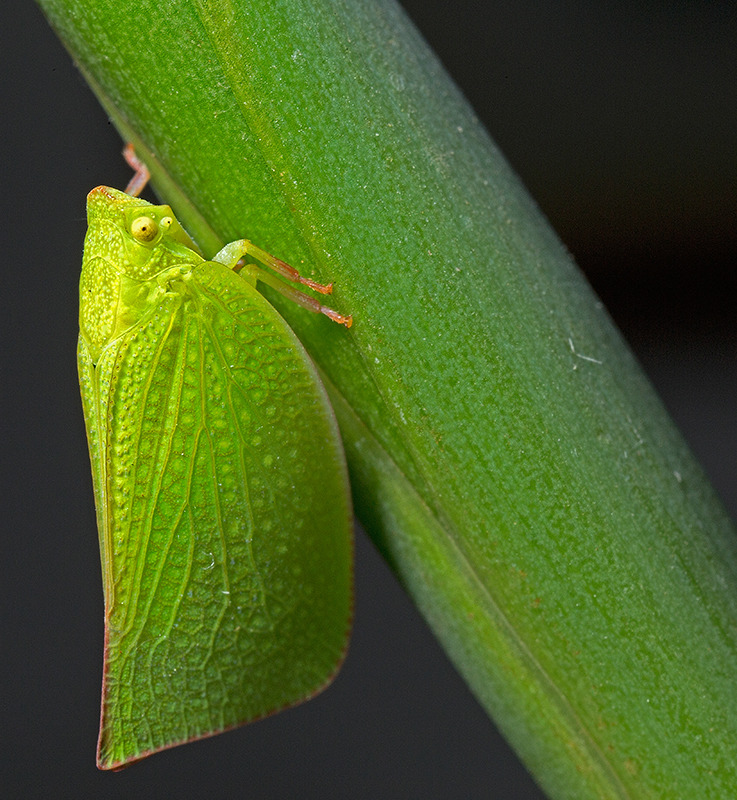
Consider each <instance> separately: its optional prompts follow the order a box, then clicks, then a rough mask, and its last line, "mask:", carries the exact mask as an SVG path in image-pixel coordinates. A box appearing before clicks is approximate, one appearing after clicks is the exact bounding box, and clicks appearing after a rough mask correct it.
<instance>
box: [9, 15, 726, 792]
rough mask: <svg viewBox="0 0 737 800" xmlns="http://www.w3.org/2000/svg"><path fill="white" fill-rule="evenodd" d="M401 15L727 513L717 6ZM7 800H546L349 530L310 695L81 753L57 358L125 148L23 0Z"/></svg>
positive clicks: (68, 391) (93, 702)
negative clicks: (130, 753)
mask: <svg viewBox="0 0 737 800" xmlns="http://www.w3.org/2000/svg"><path fill="white" fill-rule="evenodd" d="M405 7H406V8H407V9H408V11H409V13H410V14H411V15H412V16H413V18H414V19H415V21H416V23H417V24H418V25H419V27H420V28H421V29H422V30H423V32H424V33H425V35H426V36H427V38H428V39H429V40H430V42H431V43H432V45H433V46H434V47H435V49H436V50H437V52H438V53H439V55H440V56H441V58H442V59H443V61H444V62H445V64H446V66H447V67H448V69H449V71H450V72H451V74H452V75H453V76H454V78H455V79H456V80H457V81H458V83H459V84H460V85H461V86H462V88H463V90H464V91H465V93H466V94H467V96H468V97H469V99H470V100H471V102H472V104H473V105H474V106H475V107H476V109H477V111H478V113H479V115H480V116H481V118H482V119H483V121H484V122H485V123H486V125H487V126H488V128H489V130H490V132H491V134H492V136H493V137H494V138H495V139H496V140H497V142H498V144H499V145H500V147H501V148H502V150H503V151H504V152H505V153H506V155H507V157H508V158H509V160H510V161H511V163H512V164H513V165H514V167H515V169H516V170H517V171H518V173H519V174H520V176H521V177H522V179H523V180H524V182H525V183H526V185H527V186H528V188H529V189H530V191H531V193H532V194H533V196H534V197H536V199H537V200H538V202H539V203H540V205H541V206H542V208H543V210H544V212H545V213H546V214H547V215H548V217H549V218H550V219H551V221H552V224H553V226H554V227H555V228H556V229H557V230H558V232H559V233H560V235H561V237H562V239H563V240H564V241H565V243H566V244H567V246H568V247H569V249H570V250H571V251H572V252H573V254H574V255H575V257H576V258H577V260H578V262H579V264H580V265H581V267H582V268H583V269H584V270H585V272H586V274H587V275H588V277H589V279H590V280H591V282H592V283H593V285H594V287H595V288H596V290H597V291H598V292H599V294H600V295H601V296H602V298H603V299H604V301H605V303H606V305H607V306H608V307H609V309H610V311H611V312H612V314H613V316H614V317H615V319H616V320H617V322H618V324H619V325H620V327H621V328H622V329H623V331H624V333H625V335H626V337H627V338H628V339H629V340H630V342H631V344H632V346H633V348H634V349H635V351H636V352H637V354H638V356H639V357H640V359H641V361H642V362H643V365H644V367H645V369H646V370H647V372H648V373H649V374H650V376H651V378H652V380H653V381H654V383H655V384H656V386H657V387H658V389H659V391H660V393H661V395H662V397H663V398H664V400H665V402H666V404H667V405H668V407H669V409H670V410H671V413H672V414H673V416H674V417H675V418H676V420H677V422H678V423H679V425H680V426H681V428H682V430H683V431H684V433H685V435H686V436H687V438H688V439H689V441H690V442H691V444H692V447H693V448H694V450H695V451H696V453H697V455H698V457H699V458H700V460H701V461H702V463H703V464H704V465H705V467H706V469H707V471H708V472H709V474H710V476H711V478H712V480H713V482H714V483H715V485H716V487H717V489H718V491H719V492H720V493H721V495H722V497H723V499H724V501H725V503H726V504H727V506H728V507H729V508H730V510H731V511H732V513H733V514H734V511H735V509H736V508H737V498H736V496H735V491H734V487H735V477H736V473H737V457H736V456H735V452H736V448H735V443H736V438H737V437H736V435H735V424H734V408H735V405H736V404H735V401H736V400H737V367H736V364H737V359H736V358H735V357H736V356H737V338H736V329H735V328H736V326H735V318H734V311H733V309H734V304H735V298H736V297H737V293H736V292H735V283H736V280H735V243H736V240H737V222H736V221H737V188H736V187H737V156H736V154H735V143H736V142H737V137H736V136H735V134H736V133H737V92H735V87H736V86H737V80H736V78H737V65H736V61H737V15H736V12H735V6H734V3H732V2H723V3H719V2H696V1H695V0H694V1H693V2H682V3H676V2H670V3H669V2H643V1H642V0H639V1H638V2H624V1H622V0H620V1H619V2H593V3H592V2H590V1H589V2H583V0H582V1H581V2H552V0H550V1H548V0H543V1H542V2H533V1H532V0H524V1H523V2H515V3H493V2H491V3H490V2H488V0H476V1H475V2H474V1H473V0H456V2H455V3H453V4H452V6H451V4H449V3H446V2H443V3H439V2H430V1H429V0H425V1H424V2H420V0H407V1H406V2H405ZM0 22H1V23H2V24H1V25H0V36H1V37H2V42H1V44H0V58H2V62H3V64H2V77H3V81H2V95H3V104H2V111H1V112H0V119H1V122H0V125H1V126H2V155H3V181H2V191H1V192H0V201H1V202H2V206H3V209H2V220H3V225H2V241H3V250H2V252H3V257H4V261H3V265H2V270H1V271H0V275H1V278H0V280H1V281H2V283H1V286H2V295H1V296H2V314H0V325H2V329H1V331H2V340H1V341H2V346H1V353H2V360H1V361H0V365H1V369H2V372H1V375H0V389H1V391H0V401H1V403H2V405H1V406H0V424H1V425H2V487H3V502H2V510H3V517H2V522H1V523H0V525H1V527H0V536H1V537H2V538H1V539H0V542H1V545H2V546H1V548H0V592H1V593H2V630H1V633H0V636H1V638H0V647H1V648H2V651H1V652H2V661H1V662H0V663H2V671H3V673H4V674H3V675H2V684H0V685H1V686H2V693H1V694H0V698H1V702H2V706H1V708H2V725H1V726H0V727H1V729H2V733H1V734H0V735H2V737H3V740H2V742H1V746H0V759H1V762H0V763H1V766H0V787H2V789H1V790H0V791H1V792H2V794H3V795H4V796H6V797H23V798H34V797H39V798H40V797H61V798H64V797H70V798H72V797H74V798H86V797H99V798H118V797H120V798H128V797H136V798H149V797H151V798H156V797H177V798H182V799H183V798H198V797H207V798H230V797H246V798H254V799H258V800H260V799H261V798H290V797H300V798H312V797H315V798H318V797H319V798H379V797H380V798H477V797H498V798H505V800H514V799H515V798H526V799H527V798H529V799H530V800H535V798H541V797H542V794H541V793H540V792H539V790H538V789H537V788H536V787H535V785H534V783H533V782H532V780H531V779H530V777H529V776H528V775H527V773H526V772H525V770H524V768H523V767H522V766H521V765H520V764H519V762H518V761H517V760H516V758H515V756H514V755H513V754H512V753H511V751H510V750H509V748H508V747H507V746H506V744H505V743H504V741H503V740H502V739H501V737H500V736H499V734H498V733H497V731H496V730H495V728H494V726H493V724H492V723H491V722H489V721H488V719H487V718H486V716H485V715H484V713H483V712H482V711H481V709H480V708H479V707H478V705H477V704H476V702H475V701H474V699H473V698H472V697H471V695H470V694H469V692H468V690H467V689H466V688H465V686H464V684H463V682H462V681H461V680H460V678H459V677H458V676H457V674H456V673H455V671H454V669H453V667H452V666H451V665H450V664H449V663H448V661H447V659H446V658H445V656H444V655H443V653H442V651H441V650H440V649H439V647H438V646H437V644H436V643H435V641H434V639H433V638H432V636H431V634H430V633H429V632H428V630H427V629H426V627H425V625H424V623H423V622H422V620H421V619H420V617H419V616H418V614H417V613H416V611H415V610H414V608H413V607H412V605H411V603H410V602H409V601H408V600H407V598H406V597H405V596H404V595H403V593H402V591H401V590H400V589H399V588H398V586H397V585H396V583H395V581H394V579H393V577H392V576H391V574H390V573H389V572H388V571H387V569H386V567H385V566H384V565H383V563H382V562H381V560H380V559H379V557H378V556H377V555H376V554H375V552H374V551H373V548H372V545H371V544H370V543H368V542H366V541H365V539H364V538H363V537H362V535H361V534H360V532H359V538H358V548H357V608H356V627H355V635H354V638H353V643H352V646H351V651H350V653H349V657H348V660H347V662H346V665H345V667H344V669H343V671H342V673H341V675H340V676H339V677H338V679H337V681H336V682H335V684H334V686H333V687H332V688H330V689H329V690H328V691H327V692H326V693H324V694H323V695H321V696H320V697H319V698H317V699H316V700H314V701H313V702H311V703H308V704H306V705H304V706H302V707H300V708H297V709H293V710H291V711H288V712H286V713H284V714H280V715H277V716H275V717H273V718H271V719H268V720H265V721H263V722H259V723H257V724H254V725H251V726H246V727H244V728H241V729H239V730H237V731H234V732H231V733H228V734H225V735H222V736H218V737H215V738H213V739H210V740H207V741H204V742H201V743H197V744H193V745H189V746H187V747H182V748H176V749H175V750H172V751H169V752H167V753H164V754H161V755H157V756H155V757H153V758H151V759H149V760H148V761H146V762H143V763H141V764H139V765H137V766H135V767H133V768H132V769H130V770H127V771H125V772H123V773H120V774H116V775H112V774H102V773H98V771H97V770H96V768H95V766H94V749H95V741H96V733H97V731H96V728H97V714H98V702H99V677H100V667H101V664H100V660H101V653H102V596H101V585H100V574H99V562H98V552H97V536H96V532H95V520H94V512H93V499H92V491H91V482H90V476H89V466H88V461H87V452H86V442H85V436H84V430H83V422H82V414H81V410H80V405H79V398H78V388H77V378H76V367H75V341H76V329H77V322H76V315H77V281H78V277H79V268H80V257H81V244H82V239H83V235H84V228H85V223H84V198H85V195H86V192H87V191H88V190H89V188H90V187H92V186H95V185H97V184H99V183H106V184H109V185H113V186H121V187H122V186H124V185H125V183H126V181H127V178H128V174H129V171H128V169H127V167H126V166H125V164H124V163H123V162H122V159H121V158H120V156H119V151H120V147H121V143H120V140H119V139H118V136H117V134H116V132H115V131H114V129H113V128H112V126H111V125H110V124H109V123H108V122H107V120H106V118H105V115H104V113H103V112H102V111H101V109H100V108H99V107H98V106H97V104H96V101H95V100H94V98H93V97H92V95H91V94H90V92H89V91H88V90H87V88H86V87H85V85H84V83H83V81H82V79H81V78H80V77H79V75H78V74H77V73H76V71H75V69H74V68H73V66H72V64H71V61H70V59H69V58H68V56H67V55H66V53H65V52H64V51H63V49H62V47H61V45H60V44H59V42H58V41H57V40H56V39H55V37H54V35H53V34H52V32H51V30H50V29H49V28H48V26H47V25H46V23H45V21H44V19H43V17H42V15H41V14H40V12H39V11H38V10H37V8H36V7H35V6H34V5H33V4H32V3H30V2H22V3H15V2H7V0H6V2H5V3H4V4H3V6H2V10H0Z"/></svg>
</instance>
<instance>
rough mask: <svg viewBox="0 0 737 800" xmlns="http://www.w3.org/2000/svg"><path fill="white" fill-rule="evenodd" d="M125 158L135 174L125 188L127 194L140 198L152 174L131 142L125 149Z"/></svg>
mask: <svg viewBox="0 0 737 800" xmlns="http://www.w3.org/2000/svg"><path fill="white" fill-rule="evenodd" d="M123 158H124V159H125V160H126V163H127V164H128V166H129V167H130V168H131V169H132V170H133V171H134V173H135V174H134V175H133V177H132V178H131V179H130V180H129V181H128V185H127V186H126V187H125V193H126V194H129V195H131V196H132V197H138V195H139V194H141V192H142V191H143V190H144V189H145V187H146V184H147V183H148V179H149V178H150V177H151V174H150V173H149V171H148V167H147V166H146V165H145V164H144V163H143V161H141V159H140V158H139V157H138V156H137V155H136V151H135V150H134V149H133V145H132V144H131V143H130V142H128V144H127V145H126V146H125V147H124V148H123Z"/></svg>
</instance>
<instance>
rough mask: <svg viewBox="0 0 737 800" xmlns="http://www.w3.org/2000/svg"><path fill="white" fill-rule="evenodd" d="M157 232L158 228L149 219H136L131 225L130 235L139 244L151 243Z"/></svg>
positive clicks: (154, 221)
mask: <svg viewBox="0 0 737 800" xmlns="http://www.w3.org/2000/svg"><path fill="white" fill-rule="evenodd" d="M158 232H159V226H158V225H157V224H156V220H154V219H151V217H136V218H135V219H134V220H133V222H132V223H131V233H132V234H133V237H134V238H135V239H138V241H139V242H152V241H153V240H154V239H155V238H156V236H157V234H158Z"/></svg>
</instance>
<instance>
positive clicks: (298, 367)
mask: <svg viewBox="0 0 737 800" xmlns="http://www.w3.org/2000/svg"><path fill="white" fill-rule="evenodd" d="M79 364H80V382H81V386H82V392H83V399H84V405H85V409H86V411H87V414H86V417H87V426H88V437H89V442H90V451H91V456H92V464H93V481H94V483H95V489H96V491H95V494H96V502H97V505H98V523H99V525H100V538H101V552H102V559H103V577H104V586H105V609H106V648H105V649H106V653H105V667H104V680H103V701H102V719H101V730H100V741H99V750H98V763H99V765H100V766H101V767H104V768H111V767H112V768H115V767H119V766H122V765H124V764H125V763H127V762H130V761H133V760H137V759H139V758H141V757H144V756H145V755H149V754H150V753H152V752H155V751H157V750H159V749H162V748H165V747H169V746H172V745H175V744H179V743H183V742H186V741H189V740H192V739H196V738H199V737H202V736H207V735H210V734H213V733H216V732H219V731H221V730H224V729H226V728H229V727H232V726H235V725H238V724H241V723H244V722H248V721H251V720H253V719H256V718H259V717H262V716H264V715H267V714H269V713H271V712H274V711H276V710H279V709H281V708H284V707H286V706H289V705H292V704H294V703H297V702H299V701H301V700H304V699H306V698H308V697H310V696H311V695H313V694H315V693H316V692H317V691H319V690H320V689H321V688H323V687H324V686H325V685H327V683H329V681H330V679H331V678H332V676H333V675H334V673H335V672H336V670H337V668H338V665H339V664H340V661H341V660H342V657H343V654H344V652H345V648H346V640H347V635H348V630H349V625H350V617H351V604H352V597H351V595H352V567H351V560H352V542H351V509H350V499H349V494H348V487H347V477H346V469H345V463H344V458H343V453H342V449H341V445H340V440H339V437H338V431H337V427H336V424H335V421H334V418H333V416H332V411H331V409H330V406H329V404H328V401H327V398H326V396H325V393H324V389H323V388H322V385H321V384H320V381H319V379H318V377H317V375H316V372H315V368H314V366H313V365H312V363H311V361H310V360H309V358H308V357H307V355H306V354H305V352H304V350H303V348H302V346H301V344H300V343H299V341H298V340H297V339H296V337H295V336H294V334H293V333H292V331H291V330H290V329H289V328H288V326H287V325H286V323H284V321H283V320H282V319H281V317H280V316H279V315H278V314H277V313H276V311H275V310H274V309H273V308H272V307H271V306H270V305H269V303H268V302H267V301H266V300H265V299H264V298H263V297H262V296H261V295H260V294H259V293H258V292H257V291H256V290H255V289H253V288H252V287H251V286H250V285H248V284H247V283H246V282H245V281H244V280H242V279H241V278H240V277H238V275H236V274H235V273H233V272H232V271H231V270H229V269H228V268H227V267H224V266H222V265H220V264H216V263H213V262H203V263H202V264H200V265H199V266H198V267H197V268H196V269H195V270H193V271H192V273H191V275H190V277H189V279H188V280H186V281H185V280H184V279H183V280H182V281H179V282H177V283H176V285H174V286H173V287H172V291H170V292H167V293H166V294H165V295H163V296H162V299H161V301H160V302H159V303H158V305H157V306H156V308H154V309H151V310H150V312H149V313H147V314H146V315H145V316H144V317H143V318H142V319H141V321H140V322H139V323H138V324H137V325H136V326H134V327H133V328H132V329H130V330H129V331H127V332H126V333H125V334H123V335H122V336H120V337H119V338H118V339H116V340H114V341H113V342H111V343H110V344H109V345H108V347H107V348H106V349H105V350H104V351H103V353H102V355H101V358H100V360H99V362H98V364H97V365H96V366H95V367H94V368H93V367H92V366H91V360H90V358H89V356H88V354H87V353H86V352H85V347H84V345H83V344H81V346H80V357H79Z"/></svg>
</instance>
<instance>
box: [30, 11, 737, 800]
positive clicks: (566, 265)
mask: <svg viewBox="0 0 737 800" xmlns="http://www.w3.org/2000/svg"><path fill="white" fill-rule="evenodd" d="M39 3H40V5H41V6H42V8H43V9H44V10H45V12H46V13H47V15H48V16H49V19H50V20H51V22H52V24H53V25H54V27H55V28H56V29H57V31H58V32H59V34H60V36H61V37H62V39H63V40H64V42H65V43H66V45H67V47H68V48H69V50H70V52H71V53H72V55H73V56H74V58H75V59H76V61H77V62H78V64H79V65H80V68H81V69H82V70H83V72H84V74H85V75H86V77H87V78H88V79H89V80H90V83H91V84H92V86H93V88H94V90H95V91H96V93H97V94H98V96H99V97H100V99H101V101H102V102H103V104H104V105H105V107H106V108H107V110H108V112H109V113H110V114H111V117H112V118H113V120H114V122H115V123H116V125H117V126H118V128H119V129H120V130H121V132H122V134H123V136H124V138H127V139H131V140H133V141H134V142H135V144H136V147H137V149H138V151H139V154H140V155H141V156H142V157H143V158H144V159H145V160H147V161H148V163H149V165H150V166H151V168H152V172H153V174H154V179H155V185H156V187H157V190H158V191H159V192H160V194H161V195H162V197H163V198H164V199H165V200H166V201H167V202H170V203H171V204H172V205H173V207H174V209H175V211H176V213H177V215H178V217H179V218H180V220H181V221H182V223H183V224H184V225H185V227H187V229H188V230H189V232H190V233H191V234H192V235H193V236H194V238H195V239H196V240H197V242H198V243H199V244H200V246H201V247H202V248H203V250H204V251H205V252H206V255H212V253H214V252H215V250H216V249H217V248H218V246H219V245H220V244H221V243H223V242H225V241H228V240H232V239H235V238H240V237H242V236H247V237H248V238H250V239H251V240H253V241H254V242H256V243H257V244H259V245H260V246H262V247H264V248H265V249H266V250H269V251H270V252H272V253H274V254H276V255H278V256H279V257H281V258H284V259H285V260H287V261H289V262H290V263H292V264H294V265H295V266H297V267H298V268H300V270H301V271H302V272H303V273H306V274H308V275H310V276H311V277H315V278H317V279H321V280H332V281H334V282H335V286H336V291H335V295H334V297H333V301H332V303H333V305H334V306H335V307H336V308H337V309H338V310H339V311H341V312H344V313H352V314H353V317H354V326H353V328H352V329H351V330H350V331H349V332H346V331H345V330H344V329H341V328H339V327H338V326H336V325H332V324H331V323H330V322H329V321H328V320H326V319H321V318H318V317H317V316H314V315H310V314H309V313H308V312H305V311H303V310H301V309H297V308H294V307H290V305H289V304H288V303H285V302H284V301H282V300H281V299H280V298H276V297H273V295H272V293H270V292H268V291H265V292H264V293H265V294H267V296H268V297H269V299H272V300H273V302H274V304H275V305H276V306H277V307H278V308H279V310H280V311H281V312H282V313H283V315H284V316H285V317H286V319H287V320H288V321H289V323H290V325H292V326H293V328H294V330H295V331H296V332H297V334H298V335H299V337H300V339H301V340H302V341H303V343H304V344H305V346H306V347H307V349H308V351H309V352H310V353H311V355H312V356H313V358H314V359H315V361H316V362H317V364H318V365H319V367H320V368H321V370H322V372H323V375H324V378H325V382H326V385H327V387H328V390H329V392H330V394H331V398H332V400H333V405H334V408H335V410H336V413H337V415H338V419H339V422H340V426H341V431H342V435H343V438H344V444H345V447H346V451H347V454H348V458H349V466H350V470H351V479H352V486H353V492H354V502H355V506H356V510H357V513H358V515H359V517H360V519H361V520H362V521H363V523H364V524H365V526H366V527H367V530H368V531H369V533H370V534H371V535H372V537H373V538H374V541H375V542H376V543H377V545H378V546H379V547H380V549H381V550H382V552H383V553H384V554H385V555H386V557H387V559H388V560H389V562H390V563H391V564H392V566H393V568H394V569H395V571H396V573H397V575H398V576H399V578H400V580H401V581H402V582H403V584H404V585H405V586H406V587H407V589H408V591H410V592H411V593H412V596H413V597H414V599H415V601H416V603H417V604H418V606H419V607H420V609H421V610H422V612H423V614H424V615H425V617H426V618H427V619H428V621H429V622H430V624H431V626H432V627H433V629H434V630H435V632H436V633H437V635H438V637H439V638H440V639H441V641H442V642H443V644H444V646H445V647H446V649H447V651H448V653H449V654H450V656H451V658H452V659H453V660H454V662H455V664H456V665H457V667H458V669H459V670H460V671H461V672H462V674H463V675H464V676H465V678H466V680H467V681H468V683H469V685H470V686H471V687H472V689H473V691H474V692H475V694H476V695H477V697H478V698H479V700H480V701H481V702H482V703H483V704H484V705H485V707H486V708H487V709H488V710H489V712H490V713H491V714H492V715H493V717H494V719H495V720H496V722H497V724H498V725H499V726H500V727H501V729H502V730H503V731H504V733H505V735H506V736H507V737H508V738H509V740H510V741H511V742H512V744H513V745H514V746H515V748H516V749H517V750H518V752H519V753H520V755H521V756H522V758H523V759H524V760H525V763H526V764H527V765H528V767H529V769H530V770H531V771H532V772H533V774H534V775H535V777H536V778H537V780H538V781H539V782H540V784H541V785H542V786H543V787H544V788H545V790H546V791H547V792H548V793H549V794H550V796H551V797H559V798H578V797H581V798H589V797H592V798H594V797H607V798H609V797H611V798H615V797H630V798H634V797H637V798H641V797H642V798H646V797H653V798H655V797H657V798H664V797H669V798H691V797H700V798H725V797H732V796H735V795H737V765H736V764H735V759H734V742H735V741H737V693H735V690H734V676H735V674H737V653H736V650H737V591H736V590H737V560H736V559H735V538H734V531H733V529H732V528H731V526H730V523H729V521H728V520H727V519H726V516H725V514H724V512H723V510H722V508H721V506H720V505H719V503H718V501H717V500H716V499H715V497H714V495H713V492H712V491H711V489H710V488H709V486H708V485H707V483H706V481H705V479H704V477H703V475H702V472H701V470H700V468H699V467H698V465H697V464H696V463H695V462H694V459H693V457H692V456H691V455H690V453H689V452H688V450H687V448H686V447H685V445H684V443H683V442H682V440H681V438H680V436H679V435H678V433H677V432H676V431H675V429H674V427H673V425H672V423H671V421H670V420H669V419H668V417H667V415H666V413H665V412H664V410H663V408H662V406H661V404H660V402H659V401H658V399H657V398H656V397H655V395H654V393H653V392H652V390H651V388H650V386H649V384H648V383H647V381H646V379H645V378H644V377H643V375H642V374H641V372H640V370H639V368H638V366H637V364H636V363H635V361H634V359H633V357H632V356H631V354H630V353H629V351H628V350H627V349H626V347H625V345H624V344H623V342H622V340H621V338H620V336H619V334H618V333H617V331H616V330H615V328H614V327H613V325H612V324H611V322H610V320H609V318H608V317H607V315H606V313H605V311H604V310H603V309H602V307H601V304H600V303H599V302H598V301H597V299H596V297H595V296H594V295H593V293H592V292H591V290H590V288H589V287H588V285H587V284H586V282H585V280H584V279H583V278H582V277H581V275H580V274H579V273H578V271H577V270H576V268H575V266H574V265H573V264H572V263H571V260H570V257H569V256H568V254H567V253H566V252H565V250H564V248H563V247H562V246H561V244H560V243H559V241H558V240H557V238H556V237H555V235H554V234H553V233H552V231H551V230H550V229H549V227H548V225H547V223H546V222H545V220H544V219H543V218H542V216H541V215H540V213H539V211H538V209H537V208H536V207H535V205H534V203H533V202H532V201H531V200H530V198H529V197H528V196H527V194H526V193H525V191H524V189H523V188H522V187H521V185H520V184H519V182H518V180H517V179H516V177H515V176H514V174H513V173H512V172H511V171H510V169H509V167H508V166H507V165H506V163H505V162H504V160H503V158H502V157H501V155H500V154H499V153H498V151H497V150H496V149H495V148H494V146H493V144H492V143H491V142H490V140H489V138H488V136H487V134H486V132H485V131H484V130H483V129H482V127H481V126H480V125H479V123H478V121H477V120H476V119H475V117H474V115H473V112H472V110H471V109H469V108H468V106H467V104H466V103H465V101H464V100H463V98H462V97H460V96H459V94H458V92H457V91H456V89H455V87H454V86H453V84H452V83H451V82H450V80H449V79H448V78H447V76H446V75H445V74H444V72H443V70H442V68H441V67H440V66H439V64H438V63H437V61H436V60H435V59H434V57H433V56H432V54H431V53H430V52H429V51H428V49H427V47H426V46H425V44H424V43H423V42H422V40H421V39H420V37H419V36H418V35H417V33H416V32H415V31H414V29H413V28H412V26H411V24H410V23H409V22H408V21H407V20H406V18H405V17H404V16H403V14H402V13H401V11H399V10H398V8H397V7H396V5H394V4H393V3H392V2H388V0H385V1H383V2H381V1H379V0H372V2H352V3H351V2H339V1H338V0H334V1H332V2H331V1H330V0H316V1H315V2H310V3H307V2H300V1H299V0H284V2H280V3H268V4H264V3H255V2H247V0H233V2H224V1H222V2H217V3H213V2H211V3H206V2H192V1H191V0H178V2H172V3H169V4H164V5H162V4H161V3H154V2H151V0H139V2H136V3H133V2H130V0H118V1H117V2H112V0H87V2H85V3H84V5H83V6H82V7H80V6H79V4H77V3H74V2H73V0H39ZM491 788H492V787H490V790H491Z"/></svg>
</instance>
